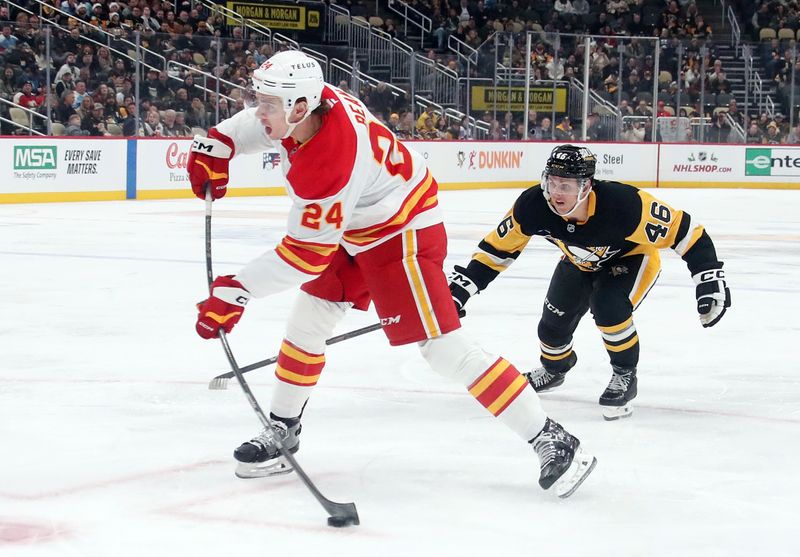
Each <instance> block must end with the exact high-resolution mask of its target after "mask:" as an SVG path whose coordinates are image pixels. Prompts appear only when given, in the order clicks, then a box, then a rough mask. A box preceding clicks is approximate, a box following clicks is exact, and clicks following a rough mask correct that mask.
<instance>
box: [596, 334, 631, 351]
mask: <svg viewBox="0 0 800 557" xmlns="http://www.w3.org/2000/svg"><path fill="white" fill-rule="evenodd" d="M637 342H639V335H638V334H636V335H633V337H631V339H630V340H629V341H628V342H626V343H624V344H618V345H616V346H615V345H613V344H608V343H607V342H604V343H603V344H605V345H606V350H608V351H609V352H622V351H623V350H627V349H628V348H630V347H631V346H633V345H634V344H636V343H637Z"/></svg>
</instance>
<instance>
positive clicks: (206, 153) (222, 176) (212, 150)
mask: <svg viewBox="0 0 800 557" xmlns="http://www.w3.org/2000/svg"><path fill="white" fill-rule="evenodd" d="M233 154H234V148H233V141H231V138H229V137H227V136H225V135H222V134H221V133H219V132H218V131H217V130H216V129H214V128H211V129H210V130H208V137H203V136H200V135H196V136H194V141H192V148H191V149H190V150H189V160H188V161H187V163H186V169H187V170H188V172H189V182H191V184H192V192H194V194H195V195H196V196H197V197H199V198H201V199H204V198H205V196H206V187H208V185H211V196H212V197H213V198H214V199H219V198H221V197H224V196H225V194H226V193H227V191H228V166H229V164H230V160H231V159H232V158H233Z"/></svg>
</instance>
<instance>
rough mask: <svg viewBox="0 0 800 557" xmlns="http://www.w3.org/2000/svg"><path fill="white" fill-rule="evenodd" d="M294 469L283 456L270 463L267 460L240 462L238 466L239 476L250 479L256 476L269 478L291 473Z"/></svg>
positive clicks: (237, 474) (237, 475) (236, 472)
mask: <svg viewBox="0 0 800 557" xmlns="http://www.w3.org/2000/svg"><path fill="white" fill-rule="evenodd" d="M293 471H294V468H292V467H291V466H290V465H289V464H288V463H287V462H286V461H285V460H284V459H283V458H278V459H276V460H273V461H271V462H269V463H265V462H240V463H239V464H238V466H237V467H236V471H235V472H234V474H236V477H237V478H242V479H243V480H250V479H254V478H269V477H270V476H281V475H283V474H290V473H291V472H293Z"/></svg>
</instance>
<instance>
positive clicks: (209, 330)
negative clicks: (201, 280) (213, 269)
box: [195, 275, 250, 339]
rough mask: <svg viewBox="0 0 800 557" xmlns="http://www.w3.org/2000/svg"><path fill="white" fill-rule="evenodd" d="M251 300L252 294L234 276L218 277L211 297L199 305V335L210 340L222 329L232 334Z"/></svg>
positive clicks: (212, 284)
mask: <svg viewBox="0 0 800 557" xmlns="http://www.w3.org/2000/svg"><path fill="white" fill-rule="evenodd" d="M249 300H250V293H249V292H248V291H247V290H245V288H244V286H242V283H240V282H239V281H238V280H236V279H235V278H233V275H227V276H222V277H217V278H216V279H214V282H213V283H211V296H210V297H209V298H208V299H207V300H204V301H202V302H200V303H199V304H197V309H198V311H199V313H198V315H197V324H196V326H195V329H196V330H197V334H198V335H200V336H201V337H203V338H206V339H208V338H214V337H216V336H218V335H219V330H220V329H223V330H224V331H225V332H226V333H230V332H231V330H232V329H233V326H234V325H236V324H237V323H238V322H239V319H241V317H242V313H243V312H244V306H245V305H246V304H247V302H248V301H249Z"/></svg>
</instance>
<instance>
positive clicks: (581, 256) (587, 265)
mask: <svg viewBox="0 0 800 557" xmlns="http://www.w3.org/2000/svg"><path fill="white" fill-rule="evenodd" d="M549 239H550V241H552V242H553V243H554V244H556V245H557V246H558V247H559V248H560V249H561V251H563V252H564V255H566V256H567V258H569V260H570V261H571V262H572V264H573V265H576V266H577V267H580V268H581V269H583V270H584V271H596V270H597V269H599V268H601V267H602V266H603V263H605V262H606V261H608V260H609V259H611V258H613V257H614V256H615V255H617V254H618V253H619V252H620V250H618V249H611V246H597V247H593V246H586V247H585V248H582V247H579V246H570V245H567V244H565V243H564V242H562V241H561V240H559V239H557V238H549Z"/></svg>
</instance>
